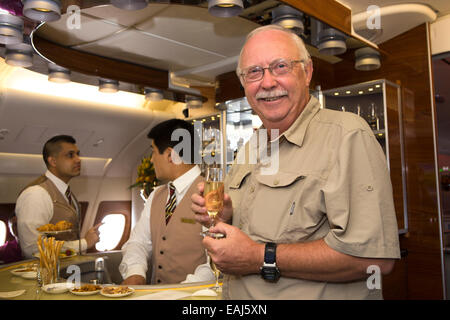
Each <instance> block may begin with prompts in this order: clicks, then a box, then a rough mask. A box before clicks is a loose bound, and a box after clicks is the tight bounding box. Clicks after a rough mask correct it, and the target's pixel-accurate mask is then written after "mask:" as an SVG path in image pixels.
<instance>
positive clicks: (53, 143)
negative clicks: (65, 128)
mask: <svg viewBox="0 0 450 320" xmlns="http://www.w3.org/2000/svg"><path fill="white" fill-rule="evenodd" d="M62 142H67V143H72V144H75V143H76V140H75V139H74V138H73V137H72V136H68V135H64V134H62V135H59V136H54V137H53V138H50V139H49V140H48V141H47V142H46V143H45V144H44V148H43V149H42V156H43V158H44V162H45V165H46V166H47V168H48V160H47V159H48V157H50V156H54V155H56V154H58V152H60V151H61V143H62Z"/></svg>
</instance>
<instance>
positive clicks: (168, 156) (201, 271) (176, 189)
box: [119, 119, 214, 285]
mask: <svg viewBox="0 0 450 320" xmlns="http://www.w3.org/2000/svg"><path fill="white" fill-rule="evenodd" d="M177 129H184V130H185V132H186V133H188V134H189V137H187V136H186V138H189V139H190V140H191V141H190V142H191V143H189V144H188V145H189V147H191V150H190V151H189V153H191V157H188V156H187V155H186V156H184V155H183V154H181V152H180V155H178V153H177V152H176V151H175V150H174V147H175V145H177V144H178V141H172V140H171V137H172V133H173V132H174V131H175V130H177ZM191 137H192V138H191ZM148 138H150V139H153V141H152V148H153V152H152V158H151V161H152V163H153V165H154V166H155V173H156V178H157V179H158V180H159V181H162V182H163V183H166V184H165V185H162V186H159V187H158V188H156V189H155V190H154V191H153V192H152V193H151V194H150V196H149V198H148V200H147V201H146V203H145V207H144V210H143V211H142V214H141V217H140V219H139V221H138V222H137V224H136V227H135V228H134V230H133V231H132V234H131V236H130V239H129V240H128V242H127V243H126V244H125V245H124V247H123V259H122V263H121V264H120V266H119V270H120V272H121V274H122V277H123V279H124V281H123V283H122V284H127V285H141V284H146V273H147V261H148V259H149V258H150V257H151V263H152V279H151V281H150V282H151V283H152V284H168V283H179V282H182V281H184V280H185V279H186V280H187V281H189V282H191V281H206V280H212V279H214V276H213V273H212V271H211V269H210V268H209V267H208V265H207V264H206V262H207V254H206V252H205V250H204V249H203V246H202V237H201V235H200V233H201V231H202V226H201V225H200V224H198V223H196V222H195V218H194V213H193V212H192V211H191V195H192V194H193V193H194V191H195V190H196V187H197V184H198V183H199V182H200V181H204V179H203V177H201V176H200V168H199V167H198V166H197V165H195V164H194V159H195V157H194V152H193V150H194V145H199V144H194V139H199V138H198V136H197V135H196V133H195V131H194V128H193V126H192V125H191V124H190V123H188V122H185V121H183V120H178V119H173V120H168V121H165V122H162V123H160V124H158V125H157V126H155V127H154V128H153V129H152V130H151V131H150V133H149V134H148ZM183 138H185V137H183ZM181 151H183V153H184V152H185V151H187V150H181ZM197 152H198V150H197ZM180 156H181V157H183V159H182V160H181V159H180Z"/></svg>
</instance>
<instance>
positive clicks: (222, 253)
mask: <svg viewBox="0 0 450 320" xmlns="http://www.w3.org/2000/svg"><path fill="white" fill-rule="evenodd" d="M209 231H210V232H214V233H222V234H224V235H225V238H222V239H214V238H211V237H205V238H204V239H203V246H204V247H205V248H206V249H207V250H208V254H209V255H210V256H211V259H212V260H213V261H214V263H215V265H216V266H217V268H218V269H219V270H220V271H221V272H223V273H227V274H234V275H245V274H252V273H259V268H260V267H261V266H262V264H263V261H264V244H262V243H257V242H255V241H253V240H252V239H250V238H249V237H248V236H247V235H246V234H245V233H243V232H242V231H241V230H239V229H238V228H236V227H234V226H231V225H228V224H226V223H222V222H219V223H217V225H216V226H214V227H212V228H210V230H209Z"/></svg>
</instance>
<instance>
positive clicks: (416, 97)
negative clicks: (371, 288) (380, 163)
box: [316, 24, 443, 299]
mask: <svg viewBox="0 0 450 320" xmlns="http://www.w3.org/2000/svg"><path fill="white" fill-rule="evenodd" d="M427 45H428V40H427V27H426V25H425V24H424V25H421V26H418V27H416V28H414V29H413V30H410V31H408V32H405V33H403V34H401V35H399V36H397V37H395V38H394V39H392V40H389V41H387V42H385V43H383V44H382V45H381V48H382V50H383V51H384V52H386V53H387V55H385V56H383V59H382V61H381V63H382V66H381V68H380V69H378V70H376V71H371V72H363V71H357V70H355V69H354V67H353V65H352V64H351V63H350V62H349V61H347V60H344V61H342V62H340V63H337V64H336V65H334V68H333V69H334V71H333V72H334V75H333V76H332V77H325V75H323V74H322V75H319V79H317V80H316V81H317V82H319V83H320V84H321V85H322V88H324V89H331V88H335V87H341V86H345V85H350V84H356V83H360V82H366V81H370V80H375V79H387V80H390V81H392V82H394V83H400V84H401V88H402V92H401V96H402V105H401V114H402V125H403V138H404V145H403V151H404V155H405V169H406V191H407V209H408V218H409V220H408V223H409V232H408V234H407V235H406V236H401V241H402V245H403V247H404V248H405V249H407V250H408V257H407V258H406V263H407V268H404V272H406V273H407V282H406V283H407V290H406V291H407V298H408V299H442V298H443V286H442V270H441V247H440V232H439V215H438V202H437V192H438V190H437V188H436V167H435V153H434V140H433V130H434V127H433V121H432V106H431V95H432V90H431V87H430V81H429V71H430V70H429V64H428V47H427ZM344 75H345V76H344ZM388 112H389V114H391V112H390V111H389V110H388ZM395 122H396V119H395V117H392V115H391V116H390V117H389V118H388V126H389V128H391V127H395V126H396V124H395ZM398 170H399V168H398V164H397V165H395V166H392V170H391V176H392V181H393V184H397V182H396V176H400V174H401V172H399V171H398ZM395 189H396V187H394V192H395V193H397V192H398V191H395ZM394 197H395V201H396V210H400V209H399V208H398V205H399V204H398V203H397V202H398V201H399V200H400V198H399V196H398V195H397V194H395V195H394ZM401 263H403V262H401ZM397 272H399V271H398V270H397ZM402 283H404V282H402ZM402 283H390V282H387V283H386V285H385V286H384V292H385V296H386V297H391V298H395V292H398V290H399V288H398V287H397V286H398V285H402Z"/></svg>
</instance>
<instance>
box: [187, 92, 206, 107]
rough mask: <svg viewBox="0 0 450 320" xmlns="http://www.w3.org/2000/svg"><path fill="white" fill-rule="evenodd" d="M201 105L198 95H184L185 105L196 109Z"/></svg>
mask: <svg viewBox="0 0 450 320" xmlns="http://www.w3.org/2000/svg"><path fill="white" fill-rule="evenodd" d="M202 105H203V102H202V100H201V99H200V98H199V97H195V96H189V95H187V96H186V106H187V107H188V108H189V109H196V108H201V107H202Z"/></svg>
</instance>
